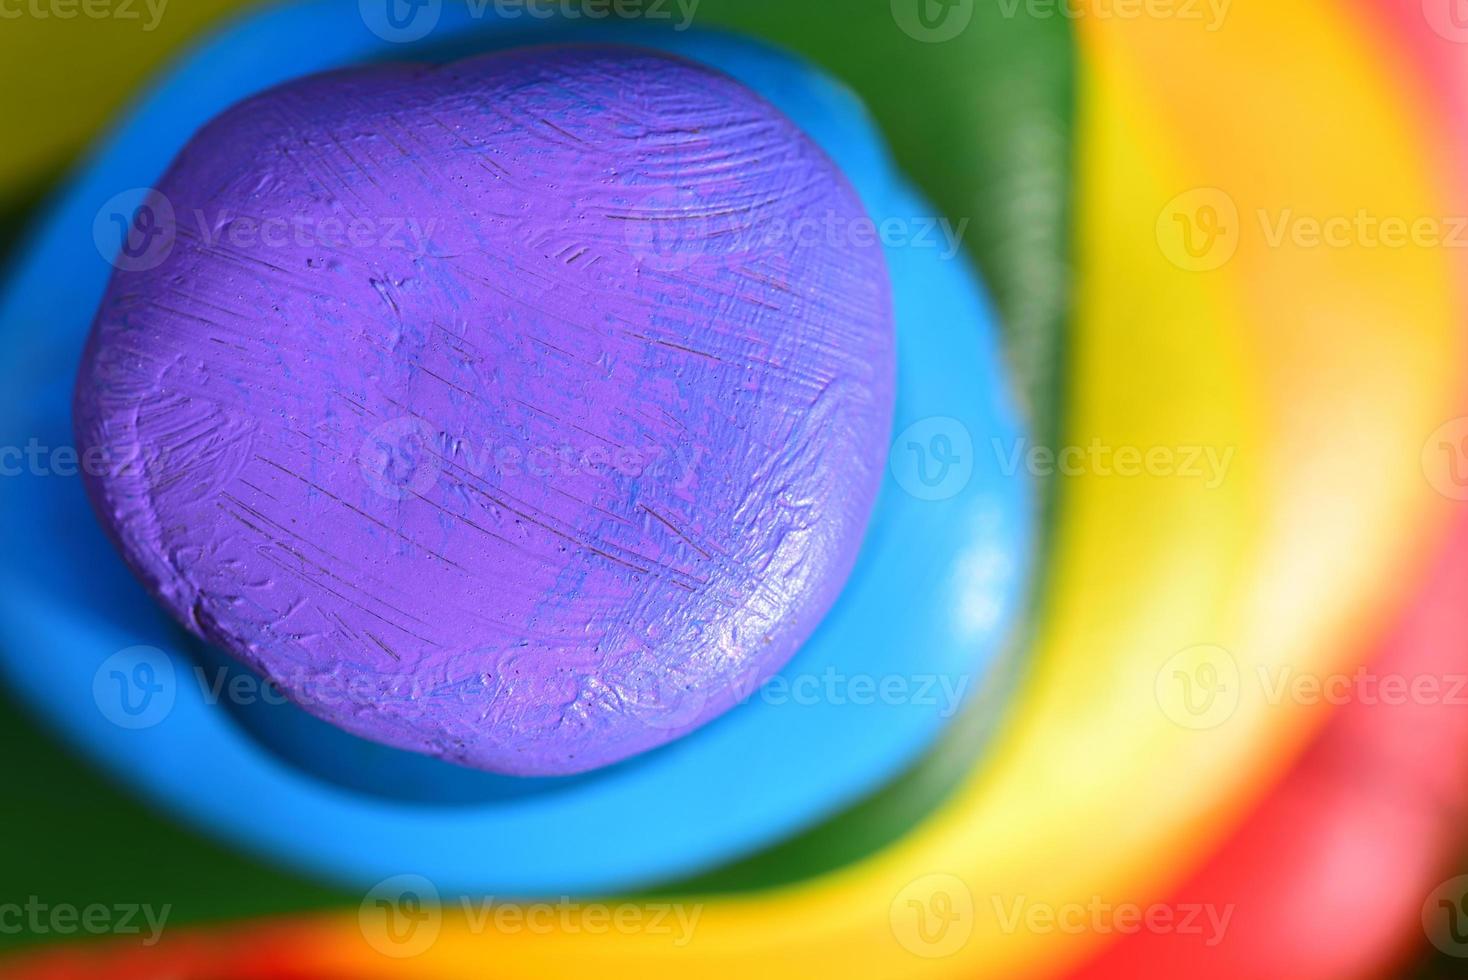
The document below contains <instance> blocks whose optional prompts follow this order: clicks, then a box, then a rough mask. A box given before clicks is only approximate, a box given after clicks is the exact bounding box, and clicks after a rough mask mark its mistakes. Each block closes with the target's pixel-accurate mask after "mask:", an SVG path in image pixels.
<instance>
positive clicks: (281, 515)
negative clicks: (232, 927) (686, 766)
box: [75, 47, 894, 774]
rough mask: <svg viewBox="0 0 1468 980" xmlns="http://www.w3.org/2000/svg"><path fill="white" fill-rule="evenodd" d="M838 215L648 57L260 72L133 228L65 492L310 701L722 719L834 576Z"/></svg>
mask: <svg viewBox="0 0 1468 980" xmlns="http://www.w3.org/2000/svg"><path fill="white" fill-rule="evenodd" d="M170 211H171V215H170ZM864 220H865V215H864V212H863V210H862V208H861V205H860V203H859V202H858V200H857V198H856V196H855V194H854V192H853V191H852V189H851V187H850V186H849V185H848V184H847V183H846V181H845V179H844V178H843V177H842V176H841V174H840V173H839V172H838V171H837V169H836V168H835V166H834V165H833V164H832V163H831V162H830V160H829V159H827V158H826V157H825V156H824V155H823V154H822V153H821V152H820V150H819V149H817V148H816V147H815V146H814V145H813V144H812V143H811V142H810V141H809V139H807V138H806V137H805V136H804V135H803V134H802V133H801V132H799V131H798V130H797V129H796V128H795V127H794V126H793V124H791V123H790V122H789V121H788V120H786V119H785V118H784V117H783V116H781V115H780V114H779V113H778V112H777V111H776V110H775V109H773V108H772V107H771V106H770V105H768V104H767V103H765V102H764V101H762V100H761V99H760V98H759V97H758V96H756V95H755V94H753V93H752V92H751V91H749V90H748V89H746V88H744V87H743V86H741V85H740V84H739V83H737V82H735V81H733V80H731V79H729V78H727V77H725V76H723V75H720V74H718V73H716V72H713V71H711V70H709V69H706V68H703V67H701V66H698V65H695V64H692V63H689V62H684V61H681V60H677V59H673V58H669V57H667V56H663V55H659V54H654V53H650V52H642V51H637V50H634V49H620V48H591V47H566V48H541V49H529V50H525V51H520V52H514V53H510V54H501V55H493V56H488V57H483V58H477V59H474V60H471V61H466V62H461V63H458V64H453V65H449V66H446V67H428V66H420V65H394V66H385V67H374V68H369V69H362V70H355V71H349V72H341V73H335V74H329V75H323V76H317V77H314V78H310V79H305V80H302V81H298V82H294V83H291V84H289V85H286V86H284V87H282V88H279V89H276V90H274V91H271V92H269V93H266V94H264V95H262V96H259V97H257V98H255V99H252V100H250V101H248V102H246V103H243V104H241V105H239V106H237V107H235V108H234V109H232V110H230V111H228V112H226V113H225V114H224V115H222V116H220V117H219V118H218V119H216V120H215V121H213V122H212V123H210V124H209V125H208V126H207V127H205V128H204V129H203V130H202V131H201V132H200V133H199V134H198V135H197V136H195V138H194V139H193V141H192V142H191V143H190V144H189V145H188V147H187V148H186V149H185V150H184V151H183V152H182V153H181V154H180V156H179V158H178V160H177V161H176V162H175V163H174V165H173V167H172V169H171V170H170V171H169V172H168V174H167V175H166V177H165V178H164V179H163V181H162V183H161V184H160V186H159V187H158V188H157V193H155V194H154V195H153V196H152V197H151V198H150V201H149V204H148V206H147V207H145V208H143V209H140V210H139V211H138V213H137V215H136V216H135V217H134V221H133V226H132V228H131V234H130V237H129V239H128V243H127V247H126V248H125V249H124V250H123V251H122V253H121V254H120V255H119V257H118V265H119V271H118V272H117V273H116V274H115V275H114V277H113V281H112V283H111V285H110V287H109V289H108V292H107V295H106V297H105V299H104V301H103V303H102V307H101V309H100V311H99V312H98V315H97V320H96V323H95V325H94V327H93V331H92V336H91V339H90V342H89V344H88V346H87V350H86V354H85V356H84V360H83V363H82V367H81V373H80V376H79V378H78V382H77V391H76V404H75V415H76V429H77V437H78V440H79V449H80V450H81V451H82V452H83V453H86V452H88V451H91V452H93V453H94V458H95V457H96V456H102V457H105V459H106V460H107V461H108V465H107V467H106V470H105V472H102V473H100V474H93V475H92V476H91V477H89V480H88V488H89V492H90V493H91V495H92V498H93V500H94V502H95V504H96V507H97V509H98V511H99V513H100V514H101V516H102V519H103V522H104V524H105V525H106V526H107V527H108V529H109V531H110V532H111V533H112V534H113V535H114V536H115V538H116V539H117V541H118V542H119V544H120V546H121V548H122V550H123V553H124V554H125V555H126V557H127V559H128V561H129V562H130V564H131V565H132V566H133V567H134V568H135V569H136V570H137V572H138V574H139V575H140V576H141V577H142V578H143V580H144V581H145V582H146V583H147V585H148V586H149V587H150V588H151V589H152V591H153V592H154V593H155V594H156V595H157V596H158V598H159V599H160V600H161V601H162V602H163V603H164V604H165V605H166V606H167V607H168V609H169V610H171V611H172V613H173V614H174V615H175V616H177V617H178V619H179V620H180V621H182V622H183V623H184V624H185V625H186V626H187V627H188V628H189V629H191V630H193V631H194V632H195V633H197V634H198V635H200V636H201V637H204V638H205V639H207V640H209V641H212V642H214V643H217V644H219V645H220V646H222V647H224V648H225V649H227V650H229V651H231V652H232V653H233V654H235V655H236V656H238V657H239V658H240V659H242V660H243V661H245V662H246V663H248V664H250V665H251V666H252V667H254V668H255V669H256V670H258V671H260V672H261V673H262V674H264V675H266V676H267V677H269V678H271V679H272V680H274V681H275V682H276V683H277V684H278V685H279V686H280V687H281V688H282V689H283V690H284V691H286V692H287V693H288V694H289V695H290V696H291V697H292V698H293V699H295V700H297V701H298V702H299V703H301V704H302V705H303V706H305V707H306V708H307V709H308V710H310V711H311V712H313V713H315V714H317V715H319V716H320V717H322V718H325V719H327V720H329V721H331V722H333V723H335V724H337V725H340V726H341V727H343V728H345V729H348V730H350V731H352V732H355V733H357V734H359V735H362V736H364V737H366V738H370V739H375V740H378V741H381V742H385V743H388V744H391V745H396V746H400V747H403V748H408V749H413V750H416V751H419V752H426V753H429V754H432V755H435V756H440V757H442V758H445V759H448V760H452V761H454V762H458V763H462V764H465V765H470V766H476V767H479V768H483V769H490V770H494V771H498V772H506V773H519V774H556V773H571V772H577V771H582V770H586V769H591V768H594V767H597V766H602V765H606V764H608V763H611V762H615V761H617V760H619V759H623V758H626V757H628V756H630V755H633V754H635V753H637V752H641V751H644V750H646V749H649V748H652V747H654V746H657V745H659V744H662V743H664V742H667V741H669V740H671V739H674V738H676V737H678V736H679V735H681V734H684V733H686V732H688V731H690V730H692V729H694V728H696V727H698V726H699V725H702V724H704V723H705V722H707V721H709V720H710V719H712V718H714V717H716V716H717V715H719V714H720V713H722V712H724V711H726V710H728V709H729V708H730V707H731V706H733V705H734V704H735V703H736V702H737V701H738V700H740V699H741V698H743V697H746V696H748V695H749V694H750V693H751V692H752V690H753V688H754V685H756V684H757V683H758V682H759V681H761V680H763V679H764V678H766V677H768V676H769V675H770V674H771V673H773V672H774V671H776V670H777V669H778V668H779V667H780V666H781V665H782V664H783V663H784V662H785V661H786V660H787V659H788V658H789V657H790V656H791V654H792V653H794V652H795V650H796V649H797V648H798V647H799V646H800V645H801V643H802V642H803V641H804V640H805V639H806V637H808V636H809V635H810V633H811V631H812V630H814V629H815V627H816V626H817V624H819V622H820V621H821V618H822V616H823V615H824V614H825V613H826V611H827V610H828V608H829V607H830V605H831V603H832V602H833V601H834V599H835V598H836V596H837V595H838V594H839V592H840V590H841V588H842V585H843V584H844V582H845V579H846V577H847V575H848V574H849V572H850V570H851V567H852V564H853V562H854V560H855V555H856V551H857V548H858V545H859V543H860V541H861V537H862V534H863V531H864V529H865V526H866V522H867V519H868V516H869V514H870V511H871V508H872V504H873V500H874V497H875V495H876V491H877V486H878V483H879V478H880V474H881V471H882V462H883V459H884V456H885V450H886V442H887V439H888V428H889V425H890V420H891V414H892V405H893V384H894V382H893V375H894V363H893V331H892V315H891V309H890V305H891V304H890V296H889V287H888V283H887V275H886V270H885V266H884V264H883V258H882V254H881V249H880V246H879V244H878V243H877V242H875V241H872V240H871V236H870V235H862V234H860V228H861V227H862V226H861V225H860V224H859V223H860V222H862V221H864ZM853 229H854V231H853Z"/></svg>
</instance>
